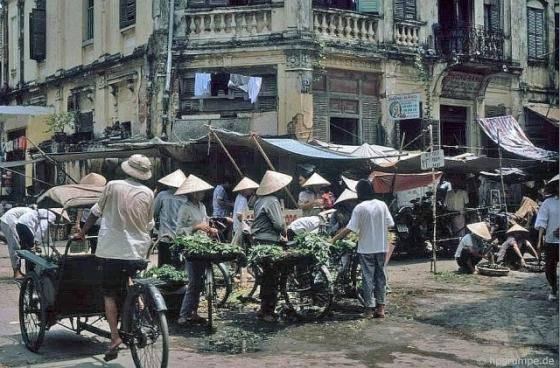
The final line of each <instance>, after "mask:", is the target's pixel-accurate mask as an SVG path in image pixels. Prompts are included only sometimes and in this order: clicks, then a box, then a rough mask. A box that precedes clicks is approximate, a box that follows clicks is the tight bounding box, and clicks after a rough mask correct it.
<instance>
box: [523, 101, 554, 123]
mask: <svg viewBox="0 0 560 368" xmlns="http://www.w3.org/2000/svg"><path fill="white" fill-rule="evenodd" d="M525 108H526V109H529V110H531V111H532V112H534V113H535V114H537V115H539V116H540V117H542V118H543V119H545V120H547V121H548V122H550V123H551V124H552V125H554V126H555V127H557V128H558V123H559V121H560V108H558V106H553V105H548V104H542V103H530V104H527V105H525Z"/></svg>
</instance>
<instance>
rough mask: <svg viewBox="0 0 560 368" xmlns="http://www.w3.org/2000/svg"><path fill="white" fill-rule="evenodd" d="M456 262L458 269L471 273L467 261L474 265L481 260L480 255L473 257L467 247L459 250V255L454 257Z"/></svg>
mask: <svg viewBox="0 0 560 368" xmlns="http://www.w3.org/2000/svg"><path fill="white" fill-rule="evenodd" d="M456 260H457V264H458V265H459V271H461V272H465V273H472V272H473V271H472V270H471V268H470V267H469V263H470V264H471V265H472V266H473V267H474V266H476V265H477V264H478V262H480V261H481V260H482V258H480V257H475V256H474V255H473V254H472V253H471V251H470V250H469V249H463V250H462V251H461V256H460V257H459V258H456Z"/></svg>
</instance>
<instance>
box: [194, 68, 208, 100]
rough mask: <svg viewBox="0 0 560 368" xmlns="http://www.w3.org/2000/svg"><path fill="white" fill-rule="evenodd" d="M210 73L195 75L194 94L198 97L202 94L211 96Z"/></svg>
mask: <svg viewBox="0 0 560 368" xmlns="http://www.w3.org/2000/svg"><path fill="white" fill-rule="evenodd" d="M211 77H212V76H211V74H210V73H196V74H195V75H194V95H195V96H196V97H200V96H210V81H211Z"/></svg>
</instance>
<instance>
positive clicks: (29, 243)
mask: <svg viewBox="0 0 560 368" xmlns="http://www.w3.org/2000/svg"><path fill="white" fill-rule="evenodd" d="M60 214H62V211H61V210H60ZM55 221H56V213H55V212H54V209H51V210H50V211H49V210H45V209H39V210H32V211H31V212H26V213H25V214H23V215H22V216H20V217H19V218H18V220H17V223H16V231H17V234H18V237H19V241H20V246H21V248H23V249H32V248H33V247H34V246H35V244H45V243H47V239H48V236H49V223H51V224H52V223H54V222H55Z"/></svg>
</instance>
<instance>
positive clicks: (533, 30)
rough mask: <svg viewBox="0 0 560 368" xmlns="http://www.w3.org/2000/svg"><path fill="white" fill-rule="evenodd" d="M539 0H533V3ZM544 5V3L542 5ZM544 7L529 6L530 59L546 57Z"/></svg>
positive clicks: (528, 46)
mask: <svg viewBox="0 0 560 368" xmlns="http://www.w3.org/2000/svg"><path fill="white" fill-rule="evenodd" d="M534 3H537V2H531V5H532V4H534ZM541 7H542V5H541ZM544 31H545V22H544V7H543V8H542V9H540V8H537V7H533V6H529V7H528V8H527V54H528V58H529V59H530V60H544V59H545V58H546V37H545V33H544Z"/></svg>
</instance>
